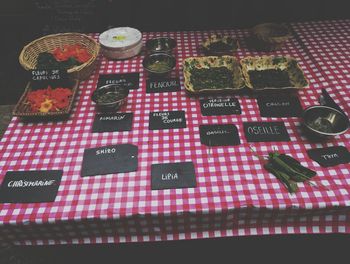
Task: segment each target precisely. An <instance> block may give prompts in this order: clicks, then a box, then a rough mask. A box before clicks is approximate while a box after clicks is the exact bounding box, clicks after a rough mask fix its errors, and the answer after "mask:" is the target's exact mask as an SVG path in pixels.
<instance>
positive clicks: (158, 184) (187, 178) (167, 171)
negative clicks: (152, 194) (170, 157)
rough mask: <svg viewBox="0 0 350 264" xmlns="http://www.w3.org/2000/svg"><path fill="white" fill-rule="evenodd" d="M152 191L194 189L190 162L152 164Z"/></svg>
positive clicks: (193, 172)
mask: <svg viewBox="0 0 350 264" xmlns="http://www.w3.org/2000/svg"><path fill="white" fill-rule="evenodd" d="M151 175H152V190H161V189H177V188H193V187H196V173H195V170H194V165H193V163H192V162H179V163H164V164H152V166H151Z"/></svg>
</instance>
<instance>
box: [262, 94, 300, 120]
mask: <svg viewBox="0 0 350 264" xmlns="http://www.w3.org/2000/svg"><path fill="white" fill-rule="evenodd" d="M258 105H259V109H260V115H261V116H263V117H298V116H301V114H302V112H303V108H302V107H301V104H300V101H299V98H298V97H297V96H276V95H275V96H260V97H258Z"/></svg>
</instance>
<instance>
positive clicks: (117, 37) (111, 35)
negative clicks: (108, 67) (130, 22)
mask: <svg viewBox="0 0 350 264" xmlns="http://www.w3.org/2000/svg"><path fill="white" fill-rule="evenodd" d="M99 42H100V45H101V48H102V53H103V54H104V55H105V56H106V57H107V58H109V59H127V58H131V57H133V56H136V55H137V54H139V53H140V51H141V49H142V33H141V32H140V31H139V30H137V29H135V28H130V27H118V28H112V29H109V30H107V31H105V32H103V33H102V34H101V35H100V37H99Z"/></svg>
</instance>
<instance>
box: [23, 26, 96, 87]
mask: <svg viewBox="0 0 350 264" xmlns="http://www.w3.org/2000/svg"><path fill="white" fill-rule="evenodd" d="M74 44H80V45H82V46H83V47H85V48H86V49H87V50H88V52H89V53H90V54H91V55H92V56H91V58H90V59H89V60H88V61H87V62H85V63H83V64H81V65H79V66H75V67H73V68H70V69H68V70H67V73H68V76H69V78H71V79H78V80H86V79H88V78H89V76H90V75H91V74H92V72H93V71H94V69H95V66H96V64H97V60H96V59H97V56H98V54H99V52H100V45H99V44H98V43H97V42H96V41H95V40H94V39H92V38H90V37H88V36H87V35H84V34H80V33H62V34H54V35H47V36H44V37H42V38H39V39H36V40H34V41H32V42H31V43H29V44H28V45H26V46H25V47H24V48H23V49H22V51H21V54H20V55H19V63H20V64H21V65H22V66H23V68H24V69H26V70H34V69H35V68H36V64H37V59H38V56H39V54H40V53H42V52H52V51H53V50H54V49H55V48H58V47H60V48H63V46H64V45H74Z"/></svg>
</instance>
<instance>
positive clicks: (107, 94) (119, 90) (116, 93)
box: [91, 84, 129, 112]
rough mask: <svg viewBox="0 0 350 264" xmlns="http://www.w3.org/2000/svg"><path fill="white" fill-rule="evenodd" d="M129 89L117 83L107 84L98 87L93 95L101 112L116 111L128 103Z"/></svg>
mask: <svg viewBox="0 0 350 264" xmlns="http://www.w3.org/2000/svg"><path fill="white" fill-rule="evenodd" d="M128 94H129V89H127V88H125V87H123V86H120V85H117V84H107V85H104V86H101V87H98V88H97V89H96V90H95V91H94V92H93V93H92V96H91V100H92V101H93V102H95V104H96V106H97V108H98V110H99V111H101V112H116V111H118V110H119V109H120V107H121V106H122V105H123V104H125V103H126V101H127V97H128Z"/></svg>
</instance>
